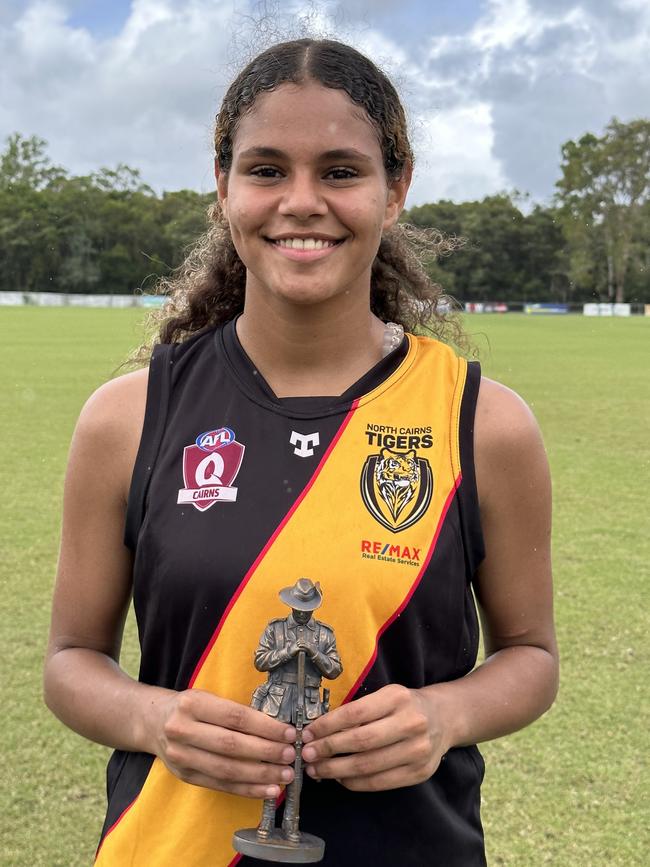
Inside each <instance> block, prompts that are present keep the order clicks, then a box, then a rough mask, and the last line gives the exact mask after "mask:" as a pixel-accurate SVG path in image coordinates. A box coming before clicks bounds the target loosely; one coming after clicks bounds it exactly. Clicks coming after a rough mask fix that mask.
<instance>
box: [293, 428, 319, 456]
mask: <svg viewBox="0 0 650 867" xmlns="http://www.w3.org/2000/svg"><path fill="white" fill-rule="evenodd" d="M289 442H290V443H291V445H292V446H295V448H294V450H293V453H294V455H298V457H299V458H310V457H311V456H312V455H313V454H314V449H315V448H316V446H319V445H320V434H319V433H318V431H315V432H314V433H310V434H301V433H298V432H297V431H295V430H292V431H291V437H290V439H289Z"/></svg>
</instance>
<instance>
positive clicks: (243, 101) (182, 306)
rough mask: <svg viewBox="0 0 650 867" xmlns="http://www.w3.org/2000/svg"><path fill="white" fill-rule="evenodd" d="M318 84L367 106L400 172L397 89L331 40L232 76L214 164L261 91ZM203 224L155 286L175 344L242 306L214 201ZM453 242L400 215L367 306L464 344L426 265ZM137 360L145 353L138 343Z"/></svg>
mask: <svg viewBox="0 0 650 867" xmlns="http://www.w3.org/2000/svg"><path fill="white" fill-rule="evenodd" d="M307 81H313V82H317V83H319V84H321V85H323V86H325V87H330V88H334V89H337V90H343V91H344V92H345V93H347V95H348V96H349V97H350V99H351V100H352V101H353V102H354V103H355V104H356V105H358V106H360V107H362V108H363V109H364V111H365V112H366V114H367V116H368V118H369V119H370V122H371V123H372V125H373V126H374V128H375V129H376V131H377V135H378V137H379V142H380V145H381V151H382V155H383V163H384V169H385V172H386V177H387V180H388V181H391V180H395V179H398V178H400V177H401V176H402V174H403V172H404V170H405V169H406V168H407V166H408V165H410V164H412V162H413V153H412V150H411V145H410V143H409V139H408V133H407V122H406V116H405V113H404V109H403V107H402V104H401V102H400V99H399V96H398V95H397V92H396V90H395V88H394V87H393V85H392V83H391V82H390V80H389V79H388V78H387V76H386V75H385V74H384V73H383V72H382V71H381V70H380V69H378V67H377V66H375V64H374V63H373V62H372V61H371V60H369V59H368V58H367V57H365V56H364V55H363V54H361V53H360V52H358V51H356V50H355V49H354V48H352V47H350V46H349V45H345V44H343V43H341V42H336V41H333V40H329V39H323V40H316V39H297V40H293V41H291V42H282V43H279V44H276V45H274V46H272V47H271V48H268V49H267V50H266V51H263V52H262V53H261V54H259V55H258V56H257V57H255V58H254V59H253V60H252V61H251V62H250V63H249V64H248V65H247V66H246V67H245V68H244V69H243V70H242V71H241V72H240V73H239V75H238V76H237V77H236V78H235V80H234V81H233V82H232V84H231V85H230V87H229V88H228V90H227V92H226V95H225V96H224V99H223V102H222V105H221V108H220V110H219V113H218V115H217V118H216V125H215V135H214V147H215V159H216V162H217V164H218V166H219V169H220V170H221V171H223V172H226V173H227V172H228V171H229V170H230V168H231V166H232V158H233V142H234V138H235V135H236V132H237V128H238V124H239V122H240V120H241V118H242V117H243V116H244V115H245V113H246V112H247V111H250V109H251V108H252V107H253V105H254V103H255V100H256V98H257V96H258V95H259V94H260V93H263V92H268V91H272V90H275V89H276V88H277V87H278V86H279V85H281V84H283V83H285V82H291V83H294V84H302V83H304V82H307ZM207 216H208V229H207V231H206V232H205V234H204V235H202V236H201V237H200V238H199V240H198V241H197V243H196V244H195V246H194V247H193V248H192V249H191V250H190V252H189V253H188V255H187V257H186V259H185V261H184V262H183V264H182V265H181V266H180V267H179V268H178V269H177V271H176V272H175V273H174V274H173V275H172V276H171V277H164V278H162V279H161V280H160V282H159V286H158V289H159V291H160V292H161V293H163V294H166V295H168V296H169V301H168V303H167V304H166V305H165V306H164V308H163V309H162V310H161V311H159V312H156V313H155V314H154V318H155V323H156V326H157V330H158V339H159V340H160V341H161V342H164V343H172V342H180V341H182V340H184V339H185V338H187V337H188V336H189V335H191V334H194V333H196V332H199V331H203V330H206V329H208V328H212V327H214V326H217V325H220V324H222V323H224V322H227V321H228V320H230V319H232V318H234V317H235V316H236V315H237V314H238V313H240V312H241V311H242V310H243V309H244V294H245V286H246V268H245V266H244V263H243V262H242V261H241V259H240V258H239V256H238V254H237V251H236V250H235V247H234V244H233V241H232V237H231V235H230V229H229V227H228V223H227V222H226V220H225V218H224V215H223V213H222V211H221V208H220V206H219V203H218V202H216V203H215V204H213V205H212V206H211V207H210V208H209V209H208V215H207ZM455 246H457V242H456V241H455V240H454V239H446V238H444V237H443V236H442V234H441V233H440V232H438V231H436V230H427V229H418V228H416V227H414V226H409V225H407V224H404V223H398V224H396V225H395V226H394V227H393V228H392V229H390V230H389V231H387V232H385V233H384V235H383V237H382V240H381V243H380V246H379V249H378V251H377V254H376V257H375V260H374V263H373V266H372V280H371V293H370V306H371V310H372V312H373V313H374V314H375V315H376V316H378V317H379V318H380V319H381V320H383V321H384V322H390V321H392V322H397V323H399V324H401V325H402V326H403V327H404V328H405V330H407V331H415V330H417V329H418V328H420V329H422V328H424V329H426V330H428V331H429V332H431V333H433V334H435V335H436V336H438V337H440V338H441V339H445V340H448V341H450V342H454V343H456V344H457V345H464V342H465V341H464V338H463V335H462V330H461V327H460V324H459V322H458V319H457V317H456V316H454V315H450V301H449V299H448V298H446V296H443V295H442V290H441V288H440V286H438V285H437V284H435V283H434V282H432V280H431V279H430V278H429V276H428V274H427V272H426V268H425V266H426V263H427V261H430V260H433V259H435V258H436V257H437V256H440V255H444V254H446V253H448V252H450V251H451V250H452V249H453V248H454V247H455ZM143 350H144V352H143V351H141V352H140V356H139V357H140V360H143V357H145V356H146V355H148V352H149V350H147V348H146V347H145V348H143Z"/></svg>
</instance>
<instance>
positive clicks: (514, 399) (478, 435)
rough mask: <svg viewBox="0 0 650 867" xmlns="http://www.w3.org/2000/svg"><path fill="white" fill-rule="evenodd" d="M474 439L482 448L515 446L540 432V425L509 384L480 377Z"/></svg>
mask: <svg viewBox="0 0 650 867" xmlns="http://www.w3.org/2000/svg"><path fill="white" fill-rule="evenodd" d="M474 430H475V442H476V444H477V446H479V447H482V448H488V449H492V448H497V449H499V448H503V447H506V448H507V447H508V446H516V445H517V443H519V442H522V441H525V440H528V439H529V438H530V437H531V436H533V435H536V436H539V426H538V424H537V421H536V420H535V416H534V415H533V412H532V410H531V408H530V407H529V406H528V404H527V403H526V401H525V400H524V399H523V398H522V397H520V395H518V394H517V392H516V391H513V390H512V389H511V388H508V386H506V385H503V384H502V383H500V382H497V381H496V380H494V379H488V378H487V377H485V376H483V377H481V385H480V389H479V394H478V401H477V404H476V419H475V423H474Z"/></svg>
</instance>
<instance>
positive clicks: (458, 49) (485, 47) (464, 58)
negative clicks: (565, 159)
mask: <svg viewBox="0 0 650 867" xmlns="http://www.w3.org/2000/svg"><path fill="white" fill-rule="evenodd" d="M648 56H650V7H649V6H648V4H647V3H645V2H636V0H619V2H618V3H616V2H611V0H608V2H603V0H582V2H574V3H571V2H565V0H562V2H560V0H491V2H490V3H488V5H487V7H486V9H485V12H484V14H483V15H482V16H481V17H480V18H479V20H477V21H476V22H475V23H474V25H473V26H472V27H471V28H470V29H469V30H468V31H467V32H466V33H464V34H462V35H459V36H454V37H452V38H449V37H444V36H443V37H434V38H433V39H432V40H431V43H430V47H429V52H428V58H427V59H426V63H424V64H423V66H424V67H425V69H426V78H427V86H428V87H429V89H430V91H431V92H432V93H436V94H437V95H438V97H439V98H440V99H442V100H444V102H445V104H451V103H453V101H459V102H462V103H464V102H474V101H477V100H478V101H481V102H486V103H487V104H489V105H490V106H491V111H492V118H493V128H494V158H495V159H496V160H497V161H498V163H499V164H500V165H501V166H502V169H503V173H504V175H505V177H506V178H507V181H508V184H509V185H511V186H514V187H518V188H519V189H521V190H526V191H529V192H531V193H532V195H533V197H535V198H537V199H546V198H548V197H549V196H550V194H551V193H552V192H553V185H554V182H555V180H556V178H557V177H558V176H559V169H558V164H559V154H560V145H561V144H562V142H564V141H566V140H567V139H568V138H574V137H577V136H580V135H581V134H582V133H583V132H586V131H588V130H590V131H594V132H599V131H600V130H602V128H603V127H604V126H605V125H606V123H607V122H608V121H609V119H610V118H611V117H612V116H613V115H617V116H619V117H620V118H621V119H622V120H629V119H631V118H633V117H636V116H641V115H644V114H647V112H648V106H649V105H650V69H649V68H648V63H647V58H648ZM443 85H444V86H443Z"/></svg>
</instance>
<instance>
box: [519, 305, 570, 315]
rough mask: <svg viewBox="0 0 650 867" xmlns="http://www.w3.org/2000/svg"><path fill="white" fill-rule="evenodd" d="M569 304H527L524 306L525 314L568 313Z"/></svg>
mask: <svg viewBox="0 0 650 867" xmlns="http://www.w3.org/2000/svg"><path fill="white" fill-rule="evenodd" d="M568 312H569V305H568V304H526V305H524V313H530V314H538V313H554V314H557V313H568Z"/></svg>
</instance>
